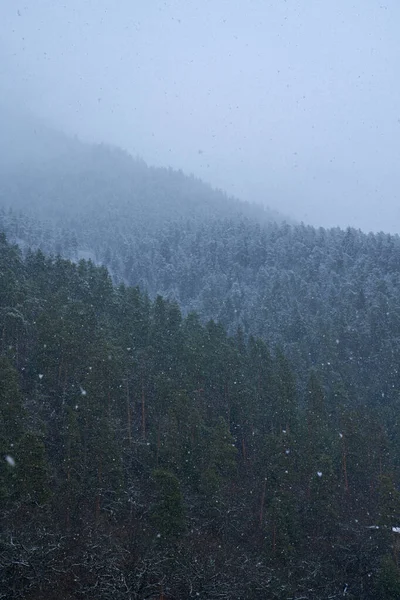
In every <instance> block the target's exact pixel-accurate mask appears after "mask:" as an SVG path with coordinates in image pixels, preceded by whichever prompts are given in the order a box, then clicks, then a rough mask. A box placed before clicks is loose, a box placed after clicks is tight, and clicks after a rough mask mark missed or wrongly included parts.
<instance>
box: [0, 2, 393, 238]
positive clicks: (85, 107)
mask: <svg viewBox="0 0 400 600" xmlns="http://www.w3.org/2000/svg"><path fill="white" fill-rule="evenodd" d="M0 28H1V29H0V31H1V36H0V52H1V53H2V54H3V58H4V60H3V61H0V66H1V65H3V73H0V75H1V78H0V86H2V87H3V90H1V89H0V93H1V94H2V95H3V94H7V95H9V96H10V97H11V98H12V97H14V95H15V94H20V95H21V94H22V95H24V97H25V99H26V102H27V104H28V105H29V106H30V107H32V108H34V109H35V110H36V111H37V112H38V113H39V114H40V115H42V116H45V117H46V118H48V119H49V120H50V121H51V122H53V123H55V124H56V125H57V126H59V127H62V128H63V129H65V130H66V131H67V132H69V133H76V134H78V135H79V136H80V137H82V138H84V139H90V140H102V141H109V142H112V143H116V144H119V145H121V146H123V147H124V148H126V149H128V150H129V151H131V152H132V153H133V154H135V155H136V154H139V155H141V156H142V157H143V158H144V159H145V160H146V161H147V162H148V163H150V164H156V165H165V166H167V165H171V166H173V167H176V168H182V169H183V170H185V171H187V172H193V173H195V174H196V175H199V176H200V177H202V178H203V179H205V180H206V181H209V182H211V183H212V184H213V185H216V186H218V187H222V188H223V189H226V190H227V191H228V192H229V193H233V194H235V195H237V196H239V197H241V198H244V199H247V200H255V201H258V202H265V203H266V204H268V205H270V206H272V207H274V208H277V209H279V210H281V211H283V212H284V213H289V214H291V215H292V216H294V217H296V218H297V219H300V220H304V221H306V222H309V223H312V224H315V225H323V226H333V225H341V226H347V225H352V226H356V227H361V228H362V229H365V230H380V229H383V230H385V231H392V232H393V231H395V232H400V76H399V72H400V35H399V31H400V2H399V0H382V2H381V1H380V0H376V1H375V0H357V1H354V2H352V1H351V0H334V1H333V0H331V1H328V0H271V1H268V0H247V1H245V0H241V1H234V0H197V1H192V0H175V1H169V0H167V1H165V2H163V1H158V0H64V1H62V2H60V1H58V0H21V2H18V0H0ZM5 65H6V70H7V72H6V73H4V66H5ZM4 88H5V89H4Z"/></svg>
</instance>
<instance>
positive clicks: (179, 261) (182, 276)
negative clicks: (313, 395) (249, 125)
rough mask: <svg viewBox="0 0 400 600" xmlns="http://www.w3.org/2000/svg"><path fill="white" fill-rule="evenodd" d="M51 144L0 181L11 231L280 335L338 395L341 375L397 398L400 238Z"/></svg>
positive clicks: (232, 328) (114, 155)
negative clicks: (279, 215)
mask: <svg viewBox="0 0 400 600" xmlns="http://www.w3.org/2000/svg"><path fill="white" fill-rule="evenodd" d="M57 139H58V138H57ZM57 143H58V144H59V145H58V150H57V151H55V150H53V151H52V152H51V153H50V154H48V155H47V156H46V157H45V158H43V157H42V158H41V160H40V161H36V162H34V161H33V162H30V163H29V162H28V163H24V164H23V165H21V164H20V163H18V164H17V163H16V164H15V165H14V168H13V169H10V168H8V169H7V170H5V172H4V174H3V176H2V177H1V179H0V205H2V206H3V209H2V210H1V211H0V227H1V228H2V229H3V230H4V231H5V232H6V233H7V235H8V237H9V239H10V240H11V241H15V242H18V243H19V244H20V245H21V246H22V247H23V248H27V247H32V248H41V249H42V250H43V251H45V252H47V253H54V254H60V255H62V256H65V257H68V258H71V259H73V260H79V258H82V257H85V258H91V259H93V261H94V262H96V263H98V264H104V265H106V266H107V267H108V269H109V270H110V272H111V273H112V275H113V278H114V281H116V282H120V281H123V282H125V283H127V284H130V285H139V286H140V287H141V289H143V290H146V291H147V292H148V293H149V295H150V297H151V298H155V297H156V295H157V294H162V295H163V296H165V297H167V298H170V299H174V300H176V301H177V302H178V303H179V305H180V307H181V309H182V311H183V313H184V314H187V313H188V312H190V311H191V310H195V311H197V312H198V314H199V315H200V316H201V318H202V319H203V320H204V321H206V320H207V319H210V318H213V319H216V320H218V321H221V322H222V323H223V324H224V326H225V327H226V328H227V330H228V331H229V332H230V333H235V332H236V330H237V328H238V327H241V328H242V329H243V331H244V333H245V335H249V334H253V335H258V336H261V337H262V338H264V339H266V340H268V342H269V343H271V344H273V345H281V346H282V347H283V348H284V349H285V352H287V354H288V356H290V359H291V360H292V361H293V364H295V365H296V369H297V371H298V373H299V374H300V375H301V374H303V375H302V377H301V379H302V381H303V385H305V381H306V377H307V376H306V374H307V372H308V369H309V368H310V367H312V366H317V367H318V368H319V369H322V373H323V375H322V376H323V381H324V384H325V385H326V386H327V388H328V389H329V390H330V393H332V394H335V393H336V390H337V389H339V388H340V386H341V385H342V384H345V385H346V388H347V389H350V390H351V393H352V395H353V396H354V399H357V400H358V401H363V399H364V398H365V396H366V395H368V397H369V399H370V401H373V402H375V403H379V402H382V401H385V399H386V398H387V397H391V398H393V397H395V396H396V395H397V393H398V392H397V390H398V388H399V386H400V380H399V375H398V366H397V365H398V357H399V354H400V304H399V301H398V298H399V297H400V293H399V292H400V289H399V288H400V274H399V271H400V240H399V238H398V236H389V235H384V234H376V235H372V234H370V235H366V234H363V233H361V232H359V231H356V230H352V229H349V230H347V231H342V230H340V229H333V230H324V229H319V230H316V229H314V228H312V227H305V226H303V225H301V226H295V225H293V226H289V225H287V224H283V225H282V224H281V225H278V224H276V223H273V222H271V213H269V212H268V211H266V210H264V209H262V208H260V207H257V206H250V205H248V204H245V203H241V202H239V201H238V200H234V199H231V198H228V197H227V196H226V195H224V194H223V193H222V192H219V191H216V190H212V189H211V188H210V187H209V186H207V185H206V184H204V183H202V182H201V181H199V180H197V179H195V178H193V177H186V176H185V175H184V174H183V173H181V172H175V171H172V170H170V169H159V168H152V167H148V166H146V165H145V164H144V163H143V162H142V161H140V160H137V159H133V158H132V157H130V156H129V155H128V154H126V153H125V152H123V151H121V150H118V149H116V148H109V147H107V146H91V145H86V144H81V143H80V142H78V141H75V142H73V145H72V146H69V145H68V144H67V146H66V145H63V143H61V142H60V140H59V139H58V142H57ZM71 144H72V142H71ZM9 206H11V207H12V211H11V212H10V210H9V209H8V208H7V207H9Z"/></svg>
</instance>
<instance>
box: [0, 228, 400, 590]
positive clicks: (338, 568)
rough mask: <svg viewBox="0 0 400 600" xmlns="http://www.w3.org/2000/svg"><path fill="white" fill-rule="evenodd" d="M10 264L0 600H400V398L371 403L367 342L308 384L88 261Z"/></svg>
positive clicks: (0, 438) (2, 370)
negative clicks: (364, 374) (362, 371)
mask: <svg viewBox="0 0 400 600" xmlns="http://www.w3.org/2000/svg"><path fill="white" fill-rule="evenodd" d="M275 233H276V234H277V232H275ZM309 233H310V232H309ZM311 235H314V234H311V233H310V236H311ZM176 236H177V237H179V232H178V231H177V232H176ZM350 237H351V236H350ZM356 241H357V237H355V238H354V239H353V240H352V247H354V245H355V244H356ZM264 249H265V248H264ZM214 250H215V251H216V249H214ZM214 250H213V251H214ZM259 250H260V253H261V254H262V255H263V260H266V256H265V255H264V253H263V252H261V249H259ZM163 252H164V254H165V256H166V257H169V259H171V256H170V255H169V254H168V248H167V247H165V248H164V250H163ZM210 252H211V250H210ZM299 252H300V250H299ZM300 254H301V253H300ZM211 259H212V257H211V256H209V257H208V258H207V260H211ZM317 259H318V257H317V256H316V255H315V256H314V257H313V261H314V262H315V261H317V262H318V260H319V259H318V260H317ZM218 260H221V261H222V260H223V255H222V254H221V255H220V256H219V259H218ZM238 261H239V262H240V263H243V265H245V266H246V268H248V267H249V265H251V264H252V261H253V262H254V256H252V254H251V247H250V246H249V245H247V246H246V245H242V246H241V248H240V252H239V254H238ZM0 262H1V265H2V271H1V273H2V277H3V279H2V282H3V285H4V287H3V288H2V290H1V293H2V295H1V302H0V311H1V312H0V314H1V318H2V321H1V326H2V336H3V337H2V340H3V341H2V347H1V353H0V452H1V457H0V459H1V464H0V477H1V483H0V503H1V509H2V511H1V516H0V520H1V522H0V525H1V533H0V584H1V585H0V598H1V599H2V600H3V598H7V600H17V599H21V598H24V599H26V600H38V598H43V597H46V598H51V599H52V598H54V599H55V598H79V597H83V596H84V597H85V598H89V599H90V600H91V599H93V600H95V599H96V600H99V599H100V600H115V599H118V600H119V599H121V600H128V599H130V600H131V599H135V600H139V599H140V600H141V599H143V598H156V597H158V598H160V597H161V598H162V597H164V598H168V597H170V598H186V597H188V598H189V597H194V596H196V597H197V594H199V595H200V597H204V598H209V599H211V600H212V599H217V598H224V599H225V600H229V599H230V598H232V599H233V598H242V599H243V600H244V599H247V598H250V599H251V600H253V598H254V599H255V600H258V599H260V600H261V599H264V598H266V597H271V598H285V599H287V598H290V599H291V600H294V599H295V598H300V597H307V598H312V599H313V600H320V599H321V600H322V599H325V598H328V597H332V598H334V597H342V596H343V593H344V590H346V595H347V596H348V597H352V598H357V599H361V600H372V599H375V598H395V597H397V596H396V594H397V595H398V589H399V576H398V560H399V557H398V550H399V545H400V543H399V533H398V532H397V529H396V528H397V527H398V526H400V496H399V485H400V475H399V465H400V444H399V439H398V427H397V418H398V416H397V413H398V395H397V392H395V391H389V392H387V395H385V397H384V402H383V400H382V397H381V398H380V399H379V401H378V399H377V398H375V397H369V396H366V397H365V398H364V401H363V402H361V401H360V400H361V398H363V396H362V393H363V391H362V390H363V388H362V386H361V388H360V389H356V387H357V386H356V382H357V381H358V380H357V377H358V375H357V374H355V372H354V370H353V371H352V369H351V368H350V366H349V363H352V361H349V360H348V359H349V356H350V355H349V354H348V353H349V352H350V349H352V350H351V352H353V356H355V354H354V352H356V346H355V345H354V344H355V341H354V337H356V334H354V336H353V337H351V336H349V338H348V340H347V341H346V346H345V348H342V347H341V344H342V343H344V341H343V338H342V337H341V338H340V340H341V341H340V344H336V342H334V343H331V342H332V340H329V339H327V337H325V338H318V336H317V337H316V338H315V340H314V342H313V343H312V344H311V350H310V351H311V353H314V352H315V353H316V355H317V354H318V352H321V353H323V352H328V351H329V352H330V353H332V361H336V362H335V369H336V371H335V374H332V372H331V371H329V370H327V369H326V365H325V364H322V363H321V364H320V361H318V362H317V361H314V362H315V365H314V368H313V369H312V370H307V367H306V364H307V363H306V362H305V361H303V359H302V358H301V357H300V358H299V354H297V359H298V361H297V362H296V363H295V364H297V365H298V367H297V368H298V370H295V369H294V368H293V363H292V362H291V361H290V360H289V359H288V357H287V354H286V351H285V349H282V347H279V348H278V349H275V350H273V351H272V352H271V351H270V349H269V347H268V346H267V344H266V343H265V342H264V341H262V340H260V339H258V338H255V337H249V338H247V336H246V333H245V331H244V329H243V328H241V327H239V328H238V329H237V330H236V331H235V333H234V335H232V336H229V335H228V334H227V332H226V330H225V328H224V327H223V326H222V325H221V324H220V323H217V322H215V321H209V322H208V323H207V325H202V324H201V321H200V319H199V317H198V316H197V315H196V314H195V313H190V314H188V316H186V317H185V316H182V314H181V312H180V310H179V308H178V306H177V305H176V304H175V303H174V302H171V301H169V300H167V299H165V298H163V297H161V296H158V297H157V298H156V300H155V301H154V302H152V301H150V300H149V298H148V297H147V296H146V295H144V294H142V293H141V292H140V291H139V289H137V288H130V287H127V286H125V285H120V286H119V287H113V286H112V284H111V280H110V277H109V275H108V273H107V272H106V270H105V269H104V268H98V267H95V266H94V265H93V263H91V262H85V261H81V262H79V263H78V264H75V263H71V262H69V261H67V260H64V259H60V258H48V257H46V256H45V255H44V254H42V253H41V252H38V253H28V254H27V256H26V259H25V260H23V259H22V258H21V256H20V254H19V253H18V251H17V250H16V249H15V248H13V247H12V246H9V245H8V244H7V242H6V240H5V239H4V238H2V239H1V255H0ZM304 268H309V269H311V270H314V271H315V269H316V265H315V264H313V265H310V264H308V266H304ZM337 268H339V267H337ZM314 271H313V272H314ZM275 284H276V286H275V293H276V295H277V297H279V298H280V300H279V301H283V299H284V298H285V295H287V289H286V291H285V286H286V284H287V285H289V286H295V282H293V281H291V282H290V278H289V281H287V282H286V284H284V283H282V282H281V284H280V285H278V284H277V282H275ZM382 293H383V292H382ZM238 294H239V291H238ZM368 297H370V296H368V294H367V293H365V295H364V297H363V296H362V295H358V296H357V298H358V299H357V306H358V307H359V308H358V309H357V310H359V311H362V310H364V309H365V302H366V303H367V305H368ZM363 298H364V300H365V302H364V300H363ZM377 298H378V300H379V297H378V296H377ZM315 300H316V302H315V306H314V308H313V310H315V311H316V314H317V313H318V310H320V307H319V308H318V304H319V302H318V298H317V297H316V298H315ZM378 300H377V301H378ZM381 301H382V299H380V300H379V302H381ZM238 306H239V304H238ZM235 310H236V309H235ZM271 310H272V309H271ZM10 315H11V316H10ZM342 316H343V315H342ZM338 319H339V320H338V323H340V318H339V317H338ZM292 325H293V323H292ZM292 325H291V328H292ZM300 325H301V327H303V325H304V327H306V328H307V327H308V325H306V324H305V323H301V324H300ZM325 325H326V323H325ZM320 326H321V328H322V323H321V324H320V325H318V327H320ZM377 326H378V327H380V325H379V324H378V325H377ZM338 327H341V325H338ZM346 327H347V326H346ZM291 331H292V333H293V328H292V329H291ZM321 331H322V329H321ZM325 331H326V329H325ZM346 331H347V329H346V328H344V329H341V334H340V336H342V334H343V336H345V335H347V333H346ZM332 334H333V332H332V331H331V332H330V333H329V335H328V334H326V335H328V337H332ZM309 335H310V336H311V337H312V335H315V331H314V332H313V333H312V334H311V332H310V334H309ZM299 343H300V342H299ZM358 343H361V342H360V340H359V341H358V342H357V344H358ZM380 344H381V348H382V352H383V354H382V356H383V359H384V360H386V357H387V351H388V349H386V350H384V347H385V344H386V345H387V344H389V341H384V340H382V341H381V342H380ZM358 349H360V348H358ZM361 349H362V350H363V352H364V354H365V355H368V356H370V354H369V352H370V349H365V348H364V346H362V347H361ZM392 350H393V351H394V346H392V348H391V351H392ZM292 351H293V346H292ZM296 352H297V351H296ZM296 352H294V354H296ZM357 352H358V350H357ZM357 360H358V359H357ZM391 360H392V361H393V363H394V361H395V355H394V356H393V358H392V359H391ZM354 364H355V365H358V366H359V365H360V364H361V363H360V362H357V361H356V362H355V363H354ZM391 364H392V363H391ZM299 365H301V366H299ZM358 366H356V369H358ZM360 368H361V367H360ZM332 370H333V367H332ZM380 373H381V371H380V370H379V369H378V371H377V373H376V374H375V378H376V381H375V386H376V389H378V388H379V389H381V388H382V389H383V388H384V387H385V389H387V382H386V380H385V379H384V378H381V379H380V380H379V377H381V375H380ZM342 375H343V376H342ZM393 377H395V373H393ZM330 378H331V379H332V380H333V379H334V380H335V383H334V385H333V384H332V385H330V384H329V380H330ZM393 389H394V388H393ZM385 394H386V392H385ZM3 590H4V591H3Z"/></svg>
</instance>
